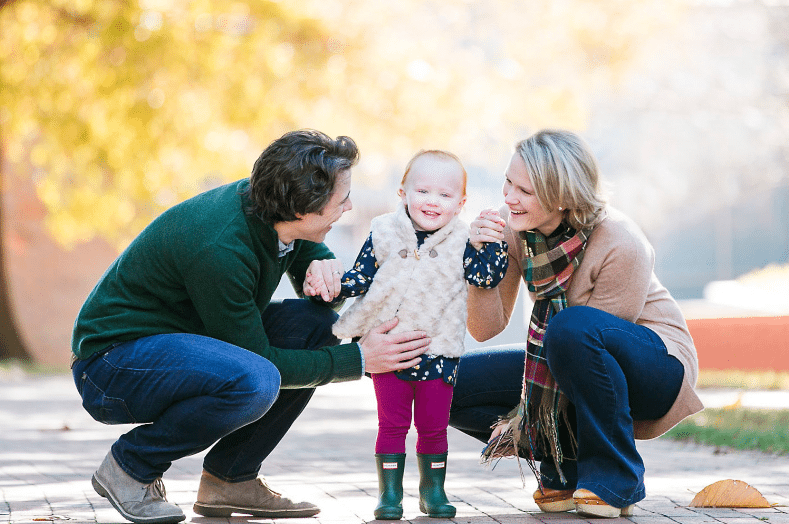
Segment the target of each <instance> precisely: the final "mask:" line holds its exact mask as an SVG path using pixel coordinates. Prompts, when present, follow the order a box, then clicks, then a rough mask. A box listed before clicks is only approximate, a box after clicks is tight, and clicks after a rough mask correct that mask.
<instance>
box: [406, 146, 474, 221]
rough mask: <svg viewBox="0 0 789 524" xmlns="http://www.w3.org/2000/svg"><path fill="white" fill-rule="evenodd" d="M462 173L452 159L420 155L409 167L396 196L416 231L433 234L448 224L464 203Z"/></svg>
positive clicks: (463, 175)
mask: <svg viewBox="0 0 789 524" xmlns="http://www.w3.org/2000/svg"><path fill="white" fill-rule="evenodd" d="M464 173H465V172H464V171H463V167H462V166H461V165H459V164H458V163H457V162H455V161H454V160H452V159H449V158H438V157H434V156H431V155H423V156H421V157H419V158H417V159H416V160H415V161H414V163H413V164H412V165H411V170H410V172H409V173H408V175H407V177H406V180H405V183H404V184H403V185H402V186H400V190H399V191H398V194H399V195H400V197H401V198H402V199H403V205H405V207H406V209H407V210H408V214H409V215H410V216H411V221H412V222H413V224H414V229H416V230H417V231H435V230H437V229H441V228H442V227H444V226H446V225H447V224H449V222H450V221H451V220H452V219H453V218H454V217H455V216H456V215H457V214H458V213H460V210H461V209H463V204H465V203H466V195H465V191H464V187H463V186H464V178H465V174H464Z"/></svg>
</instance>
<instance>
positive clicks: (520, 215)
mask: <svg viewBox="0 0 789 524" xmlns="http://www.w3.org/2000/svg"><path fill="white" fill-rule="evenodd" d="M504 175H505V177H506V180H505V181H504V203H505V204H507V207H509V209H510V218H509V226H510V228H512V230H513V231H534V230H538V231H539V232H540V233H542V234H543V235H550V234H551V233H553V232H554V230H555V229H556V228H557V227H559V224H561V223H562V212H561V211H559V210H558V209H551V210H548V211H546V210H544V209H543V208H542V207H541V206H540V203H539V202H538V201H537V195H535V194H534V187H533V186H532V183H531V180H530V179H529V173H528V171H527V170H526V163H525V162H524V161H523V159H522V158H521V156H520V154H518V153H517V152H516V153H515V154H514V155H512V159H511V160H510V165H509V166H508V167H507V171H506V173H505V174H504Z"/></svg>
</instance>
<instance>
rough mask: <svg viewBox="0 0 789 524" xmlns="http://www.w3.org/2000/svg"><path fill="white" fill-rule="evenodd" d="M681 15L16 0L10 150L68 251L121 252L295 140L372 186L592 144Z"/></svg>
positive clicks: (0, 104) (11, 13)
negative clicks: (337, 152)
mask: <svg viewBox="0 0 789 524" xmlns="http://www.w3.org/2000/svg"><path fill="white" fill-rule="evenodd" d="M681 1H682V0H663V1H658V0H642V1H640V2H630V1H627V0H567V1H564V2H555V1H550V0H536V1H534V2H525V3H524V2H516V1H514V0H506V1H502V2H484V1H482V0H466V1H463V2H454V3H446V2H436V1H428V0H401V1H399V2H386V3H383V2H376V1H373V2H371V1H367V0H344V1H340V0H291V1H288V2H283V1H274V0H270V1H266V0H261V1H255V2H248V1H235V2H210V1H208V0H198V1H190V2H179V1H176V0H76V1H75V0H52V1H48V2H40V1H33V0H6V1H5V2H0V6H2V8H0V64H1V65H2V67H0V140H2V151H3V154H4V157H5V160H6V161H7V165H10V166H11V168H12V172H13V173H15V174H16V175H17V176H25V177H32V179H33V180H34V181H35V183H36V185H37V188H38V193H39V197H40V198H41V200H42V201H43V202H44V203H45V205H46V207H47V210H48V216H47V225H48V227H49V230H50V231H51V233H52V235H53V236H54V238H56V239H57V240H58V241H59V242H60V243H62V244H63V245H65V246H75V245H78V244H80V243H82V242H86V241H88V240H90V239H92V238H94V237H97V236H98V237H102V238H105V239H107V240H109V241H111V242H113V243H115V244H116V245H117V246H118V248H119V249H120V248H122V247H124V245H125V243H126V242H128V240H129V239H130V238H132V237H133V236H134V235H135V234H136V233H137V232H139V230H140V229H141V228H142V227H144V225H145V224H147V223H148V222H149V221H150V220H151V219H152V218H153V217H155V216H156V215H157V214H158V213H160V212H161V211H162V210H163V209H165V208H166V207H168V206H170V205H172V204H174V203H176V202H178V201H181V200H183V199H185V198H188V197H190V196H192V195H194V194H196V193H198V192H200V191H202V190H205V189H207V188H210V187H213V186H215V185H218V184H220V183H223V182H227V181H231V180H235V179H238V178H241V177H243V176H246V175H247V174H248V173H249V169H250V167H251V165H252V163H253V162H254V159H255V158H256V157H257V155H258V154H259V153H260V151H261V150H262V148H263V147H265V145H266V144H267V143H268V142H270V141H271V140H272V139H273V138H276V137H277V136H279V135H281V134H282V133H283V132H284V131H286V130H289V129H294V128H304V127H311V128H317V129H321V130H323V131H325V132H327V133H329V134H331V135H339V134H346V135H350V136H352V137H354V139H356V140H357V142H359V145H360V148H361V151H362V158H363V164H361V165H360V168H359V169H358V170H357V171H356V173H355V180H357V182H358V183H361V184H363V185H367V186H371V187H376V186H380V185H381V184H385V183H386V181H387V180H388V177H389V176H390V175H391V174H392V173H391V171H390V170H387V167H388V166H389V165H391V164H393V165H397V166H402V164H403V163H404V162H405V160H407V158H409V157H410V156H411V155H412V154H413V152H414V151H415V150H416V149H419V148H421V147H426V146H427V147H444V148H448V149H451V150H453V151H456V152H458V153H459V154H460V155H461V156H462V157H463V158H464V161H465V162H466V163H467V164H475V165H481V166H484V165H491V166H493V165H497V164H498V163H500V161H501V159H502V158H505V157H506V155H507V154H508V152H509V148H510V147H511V144H512V143H513V142H514V141H515V140H516V139H517V138H520V137H522V136H523V135H524V134H525V133H526V132H527V131H528V130H529V129H532V130H533V129H535V128H538V127H543V126H557V127H558V126H561V127H567V128H571V129H577V130H581V129H583V127H584V125H585V123H586V117H587V116H586V113H587V109H586V108H587V100H586V97H587V96H588V86H590V85H599V84H600V83H606V82H616V81H617V79H618V78H619V77H621V76H622V75H623V74H625V72H626V71H627V67H628V64H629V63H631V61H632V60H633V59H634V57H635V56H637V55H638V50H639V46H640V43H641V42H642V41H644V40H645V39H647V38H649V35H650V34H653V33H655V32H658V31H664V30H665V29H666V28H667V27H670V26H671V24H672V22H673V20H674V19H675V18H676V17H677V16H679V13H681ZM3 175H4V176H5V178H6V181H7V182H8V183H13V177H12V176H10V175H9V173H4V174H3Z"/></svg>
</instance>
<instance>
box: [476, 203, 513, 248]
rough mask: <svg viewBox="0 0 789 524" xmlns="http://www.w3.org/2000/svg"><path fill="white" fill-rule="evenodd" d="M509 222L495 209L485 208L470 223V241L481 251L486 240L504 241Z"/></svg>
mask: <svg viewBox="0 0 789 524" xmlns="http://www.w3.org/2000/svg"><path fill="white" fill-rule="evenodd" d="M506 225H507V223H506V222H505V221H504V219H503V218H501V215H499V212H498V211H496V210H495V209H483V210H482V211H481V212H480V213H479V216H477V218H475V219H474V221H473V222H471V224H470V230H469V242H470V243H471V245H472V246H474V249H476V250H477V251H479V250H480V249H482V246H483V244H485V243H486V242H503V241H504V227H505V226H506Z"/></svg>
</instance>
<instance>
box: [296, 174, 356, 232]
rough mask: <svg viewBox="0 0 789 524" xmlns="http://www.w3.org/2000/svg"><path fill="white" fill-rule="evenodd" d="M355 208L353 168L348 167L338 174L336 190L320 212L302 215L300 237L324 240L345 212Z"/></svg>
mask: <svg viewBox="0 0 789 524" xmlns="http://www.w3.org/2000/svg"><path fill="white" fill-rule="evenodd" d="M352 208H353V204H351V170H350V169H346V170H345V171H343V172H341V173H340V174H339V175H338V176H337V183H336V184H335V186H334V192H333V193H332V195H331V198H330V199H329V202H328V203H327V204H326V207H324V208H323V209H322V210H321V211H320V212H318V213H307V214H306V215H300V216H299V220H298V224H299V231H300V233H301V234H300V235H299V238H301V239H303V240H309V241H311V242H323V240H324V239H325V238H326V235H327V234H328V233H329V230H331V227H332V224H334V223H335V222H337V221H338V220H339V219H340V217H341V216H342V214H343V213H345V212H346V211H350V210H351V209H352Z"/></svg>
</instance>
